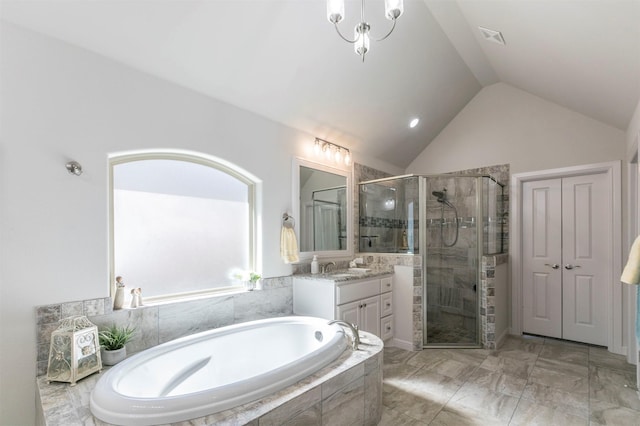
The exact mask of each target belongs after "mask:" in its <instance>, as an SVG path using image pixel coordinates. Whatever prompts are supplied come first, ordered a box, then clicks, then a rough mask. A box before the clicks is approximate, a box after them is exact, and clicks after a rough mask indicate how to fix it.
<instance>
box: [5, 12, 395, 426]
mask: <svg viewBox="0 0 640 426" xmlns="http://www.w3.org/2000/svg"><path fill="white" fill-rule="evenodd" d="M0 31H1V33H0V40H1V41H2V46H1V47H2V48H1V49H0V55H1V56H0V63H1V64H2V68H1V71H2V75H1V81H0V83H1V87H0V89H1V93H2V97H1V102H2V104H1V115H0V119H1V121H0V129H1V133H0V141H1V144H0V220H1V222H0V224H1V226H0V238H1V244H0V250H1V256H0V273H1V274H2V275H1V276H0V279H1V281H0V284H1V285H0V342H1V343H0V345H2V347H1V349H0V419H1V420H0V423H1V424H11V425H28V424H33V423H34V421H35V420H34V419H35V414H34V412H35V410H34V392H35V386H34V377H35V360H36V347H35V310H34V307H35V306H37V305H43V304H52V303H60V302H65V301H73V300H81V299H91V298H98V297H106V296H107V295H108V284H109V283H108V273H109V271H108V215H107V205H108V191H107V157H108V155H109V154H110V153H115V152H120V151H127V150H133V149H150V148H178V149H185V150H192V151H197V152H203V153H206V154H209V155H213V156H216V157H219V158H223V159H225V160H228V161H230V162H232V163H235V164H237V165H238V166H240V167H242V168H244V169H245V170H247V171H249V172H250V173H252V174H254V175H255V176H257V177H258V178H259V179H262V182H263V183H262V185H263V194H264V196H263V199H262V200H261V202H262V207H263V211H262V220H263V229H262V231H263V232H262V250H263V253H264V259H263V264H264V268H263V273H264V274H263V275H264V276H265V277H274V276H282V275H289V274H290V273H291V266H290V265H285V264H284V263H283V262H282V260H281V259H280V258H279V242H280V235H279V232H280V224H281V222H280V221H281V217H282V213H283V212H285V211H289V212H291V182H292V181H291V161H292V158H293V157H294V156H301V157H305V156H306V157H309V158H311V157H310V153H311V148H312V144H313V136H312V135H308V134H303V133H301V132H298V131H295V130H293V129H290V128H287V127H284V126H282V125H279V124H276V123H274V122H272V121H269V120H267V119H264V118H261V117H259V116H256V115H254V114H251V113H248V112H246V111H243V110H240V109H238V108H235V107H233V106H230V105H228V104H224V103H221V102H218V101H215V100H213V99H210V98H207V97H205V96H202V95H199V94H197V93H195V92H192V91H190V90H186V89H184V88H181V87H178V86H175V85H173V84H169V83H167V82H165V81H163V80H160V79H157V78H154V77H151V76H149V75H146V74H143V73H140V72H137V71H135V70H132V69H130V68H127V67H124V66H122V65H120V64H118V63H116V62H113V61H110V60H107V59H105V58H103V57H101V56H98V55H95V54H92V53H89V52H87V51H84V50H82V49H79V48H75V47H72V46H70V45H67V44H64V43H62V42H59V41H56V40H53V39H50V38H47V37H43V36H40V35H38V34H35V33H33V32H30V31H27V30H23V29H21V28H19V27H15V26H13V25H10V24H6V23H2V28H1V29H0ZM214 77H215V76H212V78H214ZM320 136H322V135H320ZM335 142H336V143H341V142H340V141H339V140H336V141H335ZM249 153H250V154H249ZM71 159H73V160H77V161H79V162H80V163H81V164H82V166H83V168H84V173H83V174H82V176H80V177H76V176H72V175H70V174H68V173H67V171H66V170H65V167H64V164H65V163H66V162H67V161H69V160H71ZM354 161H357V162H360V163H364V164H367V165H369V166H371V167H377V168H379V169H382V170H385V171H387V172H389V173H398V172H400V170H397V168H395V167H392V166H389V165H386V164H384V163H382V162H380V161H370V159H369V158H367V157H364V156H363V155H361V154H358V153H354Z"/></svg>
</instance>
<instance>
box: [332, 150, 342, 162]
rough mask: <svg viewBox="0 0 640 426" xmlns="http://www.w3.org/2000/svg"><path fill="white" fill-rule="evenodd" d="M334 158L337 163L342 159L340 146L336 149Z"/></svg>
mask: <svg viewBox="0 0 640 426" xmlns="http://www.w3.org/2000/svg"><path fill="white" fill-rule="evenodd" d="M334 158H335V160H336V163H339V162H340V161H342V151H341V150H340V148H337V149H336V153H335V157H334Z"/></svg>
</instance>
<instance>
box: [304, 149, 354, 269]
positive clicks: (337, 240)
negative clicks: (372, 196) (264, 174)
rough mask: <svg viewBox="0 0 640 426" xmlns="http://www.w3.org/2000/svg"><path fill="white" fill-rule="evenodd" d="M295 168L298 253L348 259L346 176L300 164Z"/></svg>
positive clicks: (325, 168)
mask: <svg viewBox="0 0 640 426" xmlns="http://www.w3.org/2000/svg"><path fill="white" fill-rule="evenodd" d="M295 165H296V167H295V168H294V173H295V174H296V176H295V179H294V184H295V183H297V188H294V190H295V189H297V190H298V191H299V193H298V194H297V195H298V197H297V198H298V200H299V204H298V205H297V206H296V207H297V208H298V213H297V214H298V216H299V226H298V238H299V241H300V251H301V252H302V253H317V252H322V253H323V254H327V255H331V254H336V255H341V256H345V255H349V254H350V253H351V252H352V249H351V247H350V242H351V239H350V238H349V233H350V229H351V224H350V217H351V214H350V199H351V197H350V189H349V184H350V181H351V180H350V175H349V172H348V171H344V170H338V169H331V168H328V167H325V166H322V165H318V164H313V163H309V162H305V161H303V160H298V161H297V162H296V164H295ZM294 202H295V201H294ZM304 257H307V256H304Z"/></svg>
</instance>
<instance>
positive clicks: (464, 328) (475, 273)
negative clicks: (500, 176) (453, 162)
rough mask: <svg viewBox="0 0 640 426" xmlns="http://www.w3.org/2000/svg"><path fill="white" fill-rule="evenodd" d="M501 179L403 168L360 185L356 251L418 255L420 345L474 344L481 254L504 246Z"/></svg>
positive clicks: (477, 341)
mask: <svg viewBox="0 0 640 426" xmlns="http://www.w3.org/2000/svg"><path fill="white" fill-rule="evenodd" d="M502 203H503V185H502V184H501V183H499V182H498V181H496V180H495V179H493V178H492V177H490V176H479V175H435V176H418V175H406V176H397V177H392V178H385V179H377V180H372V181H367V182H362V183H360V184H359V209H360V211H359V251H360V252H361V253H394V254H406V255H413V256H420V258H421V259H420V262H419V264H420V265H422V271H421V274H420V278H421V279H422V291H423V294H422V310H423V312H422V324H423V327H422V330H423V346H425V347H434V346H435V347H478V346H479V345H480V328H481V324H480V318H479V313H480V306H481V304H480V296H481V295H480V291H481V289H480V280H481V260H482V256H483V255H486V254H495V253H501V252H503V240H504V237H505V236H504V232H503V224H504V220H505V218H504V206H503V205H502Z"/></svg>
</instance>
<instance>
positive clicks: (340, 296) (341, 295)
mask: <svg viewBox="0 0 640 426" xmlns="http://www.w3.org/2000/svg"><path fill="white" fill-rule="evenodd" d="M378 294H380V287H379V281H378V280H369V281H361V282H359V283H352V284H343V285H340V286H338V287H337V288H336V305H342V304H343V303H348V302H353V301H354V300H358V299H365V298H367V297H371V296H376V295H378Z"/></svg>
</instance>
